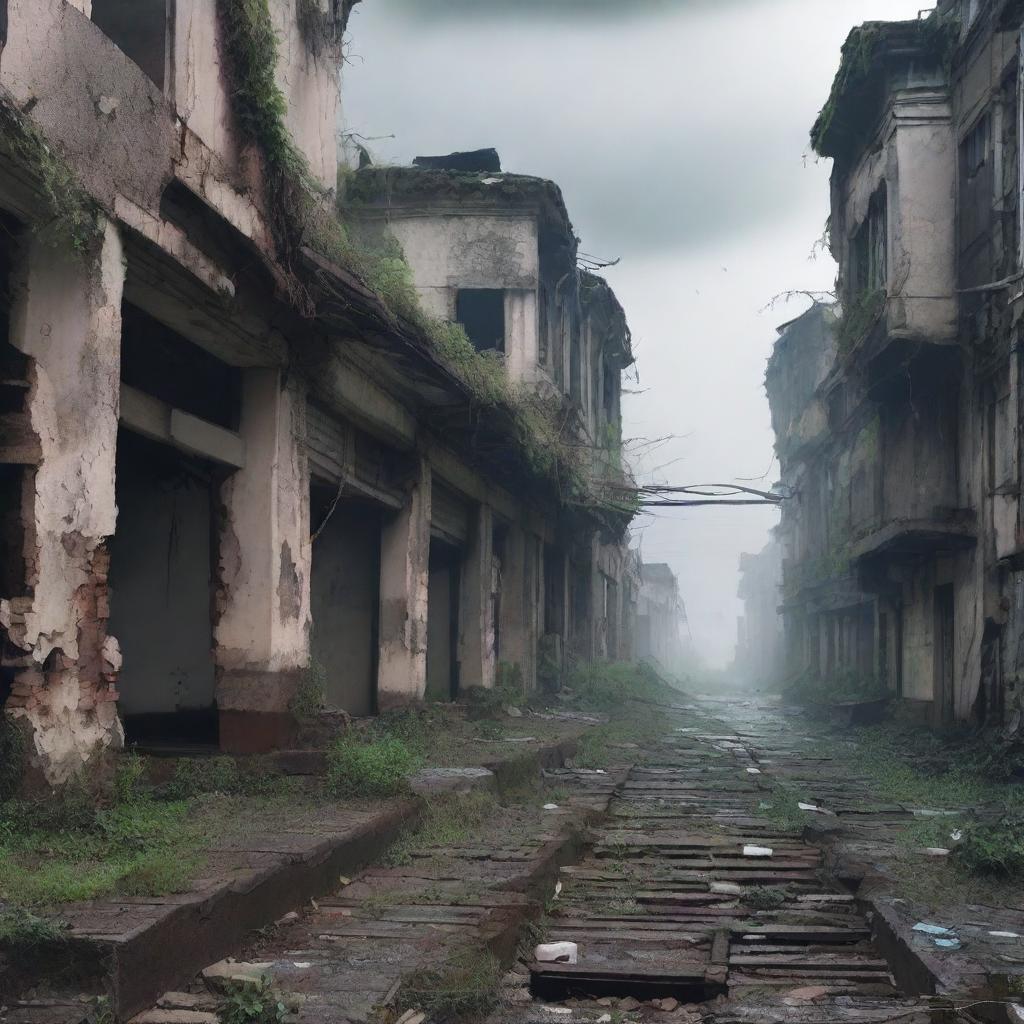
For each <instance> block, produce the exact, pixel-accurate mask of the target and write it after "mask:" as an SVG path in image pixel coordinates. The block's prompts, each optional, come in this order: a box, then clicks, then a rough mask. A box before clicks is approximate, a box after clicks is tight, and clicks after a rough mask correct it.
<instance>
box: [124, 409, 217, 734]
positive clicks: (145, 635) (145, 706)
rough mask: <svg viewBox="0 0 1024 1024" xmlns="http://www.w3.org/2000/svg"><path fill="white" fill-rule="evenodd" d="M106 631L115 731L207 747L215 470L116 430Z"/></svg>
mask: <svg viewBox="0 0 1024 1024" xmlns="http://www.w3.org/2000/svg"><path fill="white" fill-rule="evenodd" d="M116 468H117V480H116V485H115V493H116V497H117V509H118V516H117V530H116V532H115V533H114V536H113V537H112V538H111V540H110V623H109V629H110V632H111V633H112V634H113V635H114V636H115V637H117V640H118V643H119V644H120V646H121V653H122V655H123V657H124V664H123V667H122V669H121V674H120V678H119V683H118V688H119V690H120V693H121V700H120V709H121V715H122V719H123V722H124V727H125V735H126V738H127V740H128V741H129V742H130V743H135V744H140V745H143V746H146V747H150V746H158V747H168V746H170V747H174V748H182V747H185V748H190V747H216V746H217V742H218V728H217V713H216V708H215V706H214V659H213V586H214V578H215V575H214V557H215V552H216V550H217V547H216V542H215V539H214V534H215V513H214V509H215V507H216V506H215V499H216V495H217V492H218V490H219V486H220V482H221V479H222V473H221V471H220V470H218V469H217V468H215V467H213V466H212V465H211V464H209V463H207V462H205V461H203V460H201V459H196V458H191V457H189V456H187V455H185V454H184V453H183V452H179V451H177V450H176V449H174V448H171V447H169V446H167V445H163V444H160V443H159V442H157V441H152V440H150V439H148V438H145V437H141V436H139V435H137V434H134V433H132V432H131V431H128V430H125V429H123V428H122V429H121V430H120V431H118V437H117V461H116Z"/></svg>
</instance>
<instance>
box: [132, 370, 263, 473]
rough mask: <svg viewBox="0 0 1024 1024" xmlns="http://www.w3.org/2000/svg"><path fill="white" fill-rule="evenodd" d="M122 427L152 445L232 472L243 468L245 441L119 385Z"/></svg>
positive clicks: (230, 432)
mask: <svg viewBox="0 0 1024 1024" xmlns="http://www.w3.org/2000/svg"><path fill="white" fill-rule="evenodd" d="M121 424H122V425H123V426H125V427H127V428H128V429H129V430H132V431H134V432H135V433H137V434H141V435H142V436H143V437H148V438H150V439H151V440H153V441H160V442H162V443H163V444H169V445H171V446H172V447H174V448H178V449H179V450H180V451H183V452H187V453H188V454H189V455H198V456H200V457H201V458H204V459H209V460H210V461H211V462H216V463H218V464H220V465H222V466H229V467H230V468H231V469H244V468H245V439H244V438H242V437H241V436H240V435H239V434H236V433H235V432H234V431H232V430H227V429H226V428H224V427H220V426H218V425H217V424H216V423H210V422H208V421H207V420H203V419H200V418H199V417H198V416H193V415H192V414H191V413H187V412H185V411H184V410H183V409H175V408H173V407H172V406H170V405H168V404H167V403H166V402H163V401H161V400H160V399H159V398H154V397H153V396H152V395H147V394H146V393H145V392H144V391H140V390H139V389H138V388H133V387H132V386H131V385H129V384H123V383H122V385H121Z"/></svg>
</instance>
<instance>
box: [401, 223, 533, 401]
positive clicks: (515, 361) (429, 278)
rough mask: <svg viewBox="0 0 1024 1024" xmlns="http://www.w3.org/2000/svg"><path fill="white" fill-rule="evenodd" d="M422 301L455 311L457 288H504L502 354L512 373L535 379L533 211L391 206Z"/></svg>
mask: <svg viewBox="0 0 1024 1024" xmlns="http://www.w3.org/2000/svg"><path fill="white" fill-rule="evenodd" d="M389 227H390V230H391V233H392V234H393V235H394V236H395V238H396V239H398V242H399V244H400V245H401V246H402V250H403V252H404V253H405V257H406V259H407V260H408V261H409V265H410V266H411V267H412V271H413V278H414V280H415V283H416V290H417V292H418V293H419V295H420V298H421V300H422V302H423V306H424V308H425V309H426V310H427V311H428V312H430V313H431V314H433V315H434V316H440V317H446V318H448V319H454V318H455V301H456V295H457V293H458V291H459V289H460V288H496V289H503V290H505V292H506V296H505V357H506V361H507V365H508V369H509V374H510V376H511V377H512V379H513V380H528V381H533V380H536V379H538V374H539V372H540V370H539V367H538V360H539V343H538V336H537V330H538V312H537V287H538V282H539V274H540V256H539V251H538V242H537V221H536V218H535V217H533V216H527V215H508V216H494V215H486V214H478V215H458V214H447V213H430V214H426V213H415V214H413V213H410V212H409V211H394V212H393V213H392V216H391V219H390V221H389Z"/></svg>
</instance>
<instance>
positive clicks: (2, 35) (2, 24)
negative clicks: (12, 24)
mask: <svg viewBox="0 0 1024 1024" xmlns="http://www.w3.org/2000/svg"><path fill="white" fill-rule="evenodd" d="M6 42H7V0H0V46H3V45H4V44H5V43H6Z"/></svg>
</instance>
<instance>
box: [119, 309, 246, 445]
mask: <svg viewBox="0 0 1024 1024" xmlns="http://www.w3.org/2000/svg"><path fill="white" fill-rule="evenodd" d="M123 313H124V327H123V332H122V340H121V379H122V380H123V381H124V383H125V384H128V385H130V386H131V387H134V388H138V389H139V390H140V391H144V392H145V393H146V394H147V395H152V396H153V397H154V398H159V399H161V401H164V402H166V403H167V404H168V405H171V406H173V407H174V408H176V409H183V410H184V411H185V412H188V413H191V414H192V415H193V416H198V417H199V418H200V419H204V420H207V421H208V422H210V423H216V424H217V426H220V427H224V428H226V429H227V430H237V429H238V422H239V416H240V414H241V403H242V399H241V395H242V376H241V371H240V370H239V369H238V368H237V367H234V366H229V365H228V364H227V363H224V362H221V360H219V359H218V358H217V357H216V356H213V355H211V354H210V353H209V352H207V351H206V350H205V349H202V348H200V347H199V346H198V345H196V344H194V343H193V342H191V341H189V340H188V339H187V338H183V337H182V336H181V335H180V334H177V333H175V332H174V331H172V330H171V329H170V328H168V327H165V326H164V325H163V324H162V323H160V322H159V321H157V320H154V319H153V318H152V317H151V316H149V315H147V314H146V313H143V312H142V310H140V309H137V308H136V307H135V306H129V305H126V306H125V307H124V311H123Z"/></svg>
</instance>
